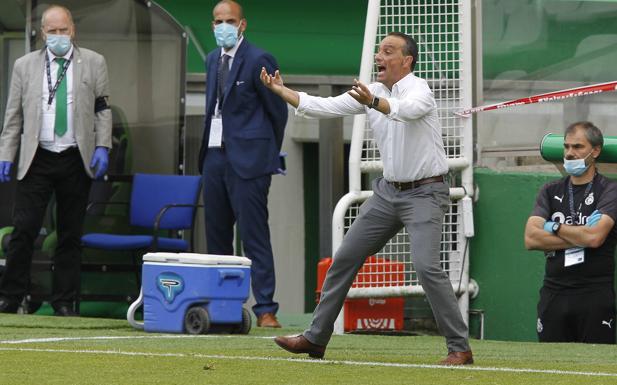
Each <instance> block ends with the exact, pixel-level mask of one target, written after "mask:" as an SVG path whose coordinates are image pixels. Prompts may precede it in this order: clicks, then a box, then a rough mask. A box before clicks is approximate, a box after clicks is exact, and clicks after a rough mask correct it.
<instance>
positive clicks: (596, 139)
mask: <svg viewBox="0 0 617 385" xmlns="http://www.w3.org/2000/svg"><path fill="white" fill-rule="evenodd" d="M577 128H580V129H582V130H583V131H585V138H586V139H587V141H588V142H589V143H590V144H591V146H592V147H596V146H600V148H602V146H604V136H602V131H600V129H599V128H598V127H596V126H595V124H593V123H591V122H588V121H582V122H576V123H572V124H570V125H569V126H568V127H567V128H566V131H565V133H564V137H565V136H567V135H569V134H572V133H573V132H574V131H576V129H577Z"/></svg>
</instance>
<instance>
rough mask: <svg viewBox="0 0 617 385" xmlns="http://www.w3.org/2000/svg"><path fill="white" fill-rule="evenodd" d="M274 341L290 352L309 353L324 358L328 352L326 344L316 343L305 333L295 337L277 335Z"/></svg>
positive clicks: (310, 355)
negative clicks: (307, 337)
mask: <svg viewBox="0 0 617 385" xmlns="http://www.w3.org/2000/svg"><path fill="white" fill-rule="evenodd" d="M274 342H276V344H277V345H278V346H280V347H282V348H283V349H285V350H287V351H288V352H291V353H295V354H301V353H308V355H309V357H311V358H323V355H324V353H325V352H326V347H325V346H319V345H315V344H314V343H312V342H311V341H309V340H307V339H306V338H304V336H303V335H299V336H295V337H276V338H275V339H274Z"/></svg>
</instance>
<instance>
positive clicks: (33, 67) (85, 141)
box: [0, 6, 112, 316]
mask: <svg viewBox="0 0 617 385" xmlns="http://www.w3.org/2000/svg"><path fill="white" fill-rule="evenodd" d="M41 30H42V37H43V39H44V41H45V47H44V48H43V49H41V50H39V51H36V52H31V53H28V54H26V55H25V56H23V57H21V58H19V59H18V60H17V61H16V62H15V66H14V68H13V74H12V79H11V86H10V91H9V99H8V103H7V108H6V115H5V120H4V128H3V130H2V134H1V136H0V182H8V181H9V180H10V178H11V166H12V164H13V161H14V159H15V155H16V154H17V149H18V148H19V149H20V150H19V163H18V167H17V179H18V182H17V193H16V195H15V203H14V209H13V225H14V227H15V229H14V231H13V234H12V235H13V236H12V238H11V241H10V243H9V249H8V253H7V258H6V270H5V272H4V274H3V276H2V279H1V280H0V312H3V313H14V312H16V311H17V309H18V307H19V304H20V302H21V300H22V298H23V297H24V296H25V295H26V294H27V292H28V286H29V281H30V275H29V272H30V265H31V263H32V252H33V245H34V240H35V238H36V237H37V235H38V233H39V230H40V228H41V225H42V221H43V216H44V214H45V210H46V208H47V205H48V203H49V200H50V199H51V195H52V193H53V194H55V197H56V202H57V206H56V213H57V229H58V246H57V248H56V252H55V255H54V271H53V279H52V291H53V293H52V298H51V304H52V306H53V308H54V310H55V315H59V316H72V315H77V313H76V311H75V307H74V305H75V300H76V299H77V295H78V288H79V280H80V260H81V255H80V254H81V248H80V244H81V241H80V238H81V235H82V227H83V220H84V216H85V213H86V205H87V202H88V194H89V191H90V185H91V183H92V178H100V177H102V176H103V175H104V174H105V171H106V170H107V164H108V150H109V148H110V147H111V126H112V125H111V111H110V109H109V106H108V104H107V98H108V95H109V89H108V88H109V86H108V83H109V82H108V77H107V65H106V63H105V59H104V58H103V57H102V56H101V55H99V54H97V53H95V52H93V51H90V50H87V49H85V48H79V47H77V46H75V45H74V44H73V42H72V41H73V38H74V37H75V25H74V24H73V18H72V16H71V12H70V11H69V10H68V9H67V8H64V7H61V6H51V7H49V8H48V9H47V10H46V11H45V12H44V13H43V17H42V20H41Z"/></svg>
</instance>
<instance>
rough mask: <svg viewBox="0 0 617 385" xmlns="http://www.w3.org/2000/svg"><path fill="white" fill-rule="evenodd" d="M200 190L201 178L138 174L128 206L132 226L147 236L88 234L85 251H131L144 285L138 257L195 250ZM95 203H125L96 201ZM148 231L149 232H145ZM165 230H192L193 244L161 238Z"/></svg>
mask: <svg viewBox="0 0 617 385" xmlns="http://www.w3.org/2000/svg"><path fill="white" fill-rule="evenodd" d="M200 191H201V177H200V176H188V175H187V176H184V175H155V174H135V175H134V177H133V187H132V191H131V201H130V203H128V204H129V224H130V225H131V226H132V227H135V228H144V234H128V235H125V234H106V233H89V234H85V235H84V236H83V237H82V238H81V242H82V246H83V247H84V248H92V249H99V250H109V251H130V252H131V255H132V256H133V258H132V259H133V261H132V262H133V263H132V265H133V267H134V269H135V275H136V278H137V285H138V286H141V282H140V277H139V273H140V272H139V264H138V259H137V257H138V256H139V257H140V256H141V255H142V254H145V253H146V252H156V251H171V252H185V251H191V250H192V248H193V240H194V234H195V231H193V228H194V223H195V214H196V212H197V207H198V206H199V205H198V200H199V195H200ZM93 204H124V205H126V204H127V203H126V202H124V203H122V202H94V203H93ZM146 229H148V231H145V230H146ZM163 230H167V231H170V232H172V231H176V232H177V231H179V230H191V241H190V243H189V242H187V241H186V240H184V239H180V238H173V237H164V236H161V232H162V231H163Z"/></svg>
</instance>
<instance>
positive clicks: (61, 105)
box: [54, 57, 67, 136]
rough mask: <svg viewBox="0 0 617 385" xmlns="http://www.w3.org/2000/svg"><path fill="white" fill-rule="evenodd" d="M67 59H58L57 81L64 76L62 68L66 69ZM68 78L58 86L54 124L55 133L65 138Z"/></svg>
mask: <svg viewBox="0 0 617 385" xmlns="http://www.w3.org/2000/svg"><path fill="white" fill-rule="evenodd" d="M65 61H66V59H65V58H62V57H57V58H56V62H58V75H57V76H56V79H58V78H59V77H60V75H61V74H62V68H63V67H64V62H65ZM66 78H67V76H66V74H65V76H64V78H63V79H62V83H60V85H59V86H58V90H57V91H56V121H55V123H54V132H55V133H56V135H58V136H63V135H64V134H65V133H66V129H67V122H66V83H67V80H66Z"/></svg>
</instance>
